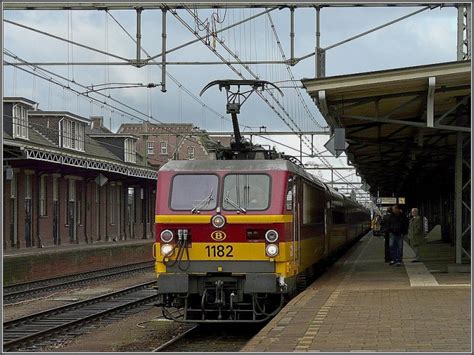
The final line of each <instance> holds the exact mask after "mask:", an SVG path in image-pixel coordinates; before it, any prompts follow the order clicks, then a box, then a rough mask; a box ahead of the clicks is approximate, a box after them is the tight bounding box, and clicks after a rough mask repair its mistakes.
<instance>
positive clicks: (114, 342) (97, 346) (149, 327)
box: [44, 306, 189, 352]
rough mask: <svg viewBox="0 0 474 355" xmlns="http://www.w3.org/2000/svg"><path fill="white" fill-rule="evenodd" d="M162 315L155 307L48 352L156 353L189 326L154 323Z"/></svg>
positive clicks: (80, 336)
mask: <svg viewBox="0 0 474 355" xmlns="http://www.w3.org/2000/svg"><path fill="white" fill-rule="evenodd" d="M160 316H161V310H160V309H159V308H158V307H154V306H151V307H149V308H147V309H146V310H144V311H141V312H139V313H136V314H133V315H130V316H129V317H127V318H124V319H121V320H118V321H116V322H113V323H110V324H107V325H104V326H101V327H96V328H93V329H92V330H91V331H89V332H87V333H86V334H83V335H79V336H77V337H75V338H74V339H71V340H69V341H68V342H67V343H63V344H62V346H60V347H55V348H54V349H53V348H50V349H44V350H46V351H61V352H79V351H94V352H104V351H108V352H111V351H120V352H128V351H152V350H153V349H155V348H156V347H158V346H159V345H161V344H163V343H165V342H166V341H168V340H170V339H171V338H172V337H173V336H174V335H175V334H176V333H180V332H182V330H183V329H187V328H188V327H189V326H188V325H183V324H179V323H174V322H170V321H156V320H153V319H154V318H157V317H160Z"/></svg>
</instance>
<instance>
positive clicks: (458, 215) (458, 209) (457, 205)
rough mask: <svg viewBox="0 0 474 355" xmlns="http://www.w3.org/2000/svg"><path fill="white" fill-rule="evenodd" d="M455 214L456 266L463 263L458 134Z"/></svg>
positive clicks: (459, 138) (458, 139)
mask: <svg viewBox="0 0 474 355" xmlns="http://www.w3.org/2000/svg"><path fill="white" fill-rule="evenodd" d="M454 213H455V223H456V225H455V233H456V243H455V246H456V264H461V262H462V133H461V132H458V133H456V161H455V166H454Z"/></svg>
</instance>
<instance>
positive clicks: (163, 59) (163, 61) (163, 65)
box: [161, 9, 167, 92]
mask: <svg viewBox="0 0 474 355" xmlns="http://www.w3.org/2000/svg"><path fill="white" fill-rule="evenodd" d="M161 11H162V12H161V53H163V55H162V56H161V91H162V92H166V11H167V10H166V9H162V10H161Z"/></svg>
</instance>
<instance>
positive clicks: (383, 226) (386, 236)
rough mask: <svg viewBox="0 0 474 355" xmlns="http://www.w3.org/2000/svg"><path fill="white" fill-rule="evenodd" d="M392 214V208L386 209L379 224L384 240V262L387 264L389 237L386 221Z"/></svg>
mask: <svg viewBox="0 0 474 355" xmlns="http://www.w3.org/2000/svg"><path fill="white" fill-rule="evenodd" d="M391 214H392V207H388V208H387V213H386V214H385V216H383V219H382V222H381V224H380V231H381V232H382V234H383V236H384V239H385V262H386V263H389V262H390V260H391V258H390V235H389V232H388V219H389V218H390V215H391Z"/></svg>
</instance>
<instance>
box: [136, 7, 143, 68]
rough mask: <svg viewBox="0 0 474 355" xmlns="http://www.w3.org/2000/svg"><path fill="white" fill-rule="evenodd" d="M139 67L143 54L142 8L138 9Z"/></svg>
mask: <svg viewBox="0 0 474 355" xmlns="http://www.w3.org/2000/svg"><path fill="white" fill-rule="evenodd" d="M136 10H137V65H138V66H140V60H141V52H142V11H143V9H142V8H137V9H136Z"/></svg>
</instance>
